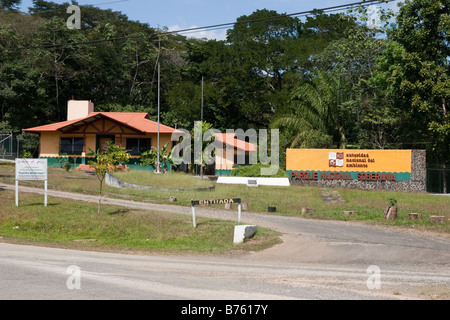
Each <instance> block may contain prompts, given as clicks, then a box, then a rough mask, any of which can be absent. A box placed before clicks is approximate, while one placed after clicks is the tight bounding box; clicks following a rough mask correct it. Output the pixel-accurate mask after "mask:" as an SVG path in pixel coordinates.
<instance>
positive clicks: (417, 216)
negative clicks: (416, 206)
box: [408, 213, 422, 220]
mask: <svg viewBox="0 0 450 320" xmlns="http://www.w3.org/2000/svg"><path fill="white" fill-rule="evenodd" d="M408 217H409V220H418V219H422V214H421V213H409V214H408Z"/></svg>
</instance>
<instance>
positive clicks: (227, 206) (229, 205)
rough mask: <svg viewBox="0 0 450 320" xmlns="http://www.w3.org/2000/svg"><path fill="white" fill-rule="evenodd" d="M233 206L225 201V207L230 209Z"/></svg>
mask: <svg viewBox="0 0 450 320" xmlns="http://www.w3.org/2000/svg"><path fill="white" fill-rule="evenodd" d="M232 207H233V204H232V203H225V209H227V210H230V209H231V208H232Z"/></svg>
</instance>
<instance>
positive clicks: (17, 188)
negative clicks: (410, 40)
mask: <svg viewBox="0 0 450 320" xmlns="http://www.w3.org/2000/svg"><path fill="white" fill-rule="evenodd" d="M16 207H19V180H17V179H16Z"/></svg>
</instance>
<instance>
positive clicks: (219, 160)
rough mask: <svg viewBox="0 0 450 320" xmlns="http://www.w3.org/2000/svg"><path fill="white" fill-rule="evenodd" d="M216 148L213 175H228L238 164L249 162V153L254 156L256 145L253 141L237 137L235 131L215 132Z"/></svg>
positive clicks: (247, 163)
mask: <svg viewBox="0 0 450 320" xmlns="http://www.w3.org/2000/svg"><path fill="white" fill-rule="evenodd" d="M214 136H215V139H216V141H217V142H218V143H217V145H218V146H221V147H222V148H217V149H216V152H215V163H214V167H215V175H217V176H229V175H230V174H231V171H232V170H233V169H234V168H236V167H237V166H239V165H249V164H251V160H250V157H251V154H252V153H254V154H255V156H256V152H257V146H256V144H254V143H251V142H247V141H244V140H241V139H238V136H237V135H236V133H216V134H215V135H214Z"/></svg>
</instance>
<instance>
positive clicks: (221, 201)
mask: <svg viewBox="0 0 450 320" xmlns="http://www.w3.org/2000/svg"><path fill="white" fill-rule="evenodd" d="M226 203H241V199H237V198H236V199H215V200H192V201H191V205H193V206H198V205H210V204H226Z"/></svg>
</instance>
